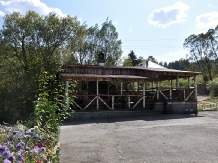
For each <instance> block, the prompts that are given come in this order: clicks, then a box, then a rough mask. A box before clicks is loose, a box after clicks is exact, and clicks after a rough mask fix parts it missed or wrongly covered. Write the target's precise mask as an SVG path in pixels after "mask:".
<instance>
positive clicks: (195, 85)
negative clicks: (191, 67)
mask: <svg viewBox="0 0 218 163" xmlns="http://www.w3.org/2000/svg"><path fill="white" fill-rule="evenodd" d="M194 88H195V96H194V99H195V101H197V81H196V76H195V77H194Z"/></svg>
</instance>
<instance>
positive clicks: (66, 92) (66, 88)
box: [64, 79, 70, 109]
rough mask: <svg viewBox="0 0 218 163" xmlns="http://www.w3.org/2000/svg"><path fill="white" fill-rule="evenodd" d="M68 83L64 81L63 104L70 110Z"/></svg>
mask: <svg viewBox="0 0 218 163" xmlns="http://www.w3.org/2000/svg"><path fill="white" fill-rule="evenodd" d="M68 89H69V81H68V80H67V79H66V80H65V97H64V98H65V103H66V105H67V109H69V108H70V103H69V93H68V92H69V90H68Z"/></svg>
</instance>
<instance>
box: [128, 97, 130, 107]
mask: <svg viewBox="0 0 218 163" xmlns="http://www.w3.org/2000/svg"><path fill="white" fill-rule="evenodd" d="M128 109H130V97H129V96H128Z"/></svg>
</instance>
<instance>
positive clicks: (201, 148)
mask: <svg viewBox="0 0 218 163" xmlns="http://www.w3.org/2000/svg"><path fill="white" fill-rule="evenodd" d="M60 144H61V163H98V162H99V163H120V162H121V163H131V162H132V163H145V162H146V163H150V162H152V163H153V162H154V163H158V162H161V163H163V162H172V163H176V162H192V163H194V162H196V163H199V162H200V163H201V162H202V163H206V162H214V163H215V162H218V112H200V113H199V115H198V116H197V117H195V116H193V115H147V116H138V117H124V118H107V119H95V120H80V121H73V122H72V121H71V122H67V123H65V124H64V125H63V126H62V127H61V136H60Z"/></svg>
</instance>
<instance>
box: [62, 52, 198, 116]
mask: <svg viewBox="0 0 218 163" xmlns="http://www.w3.org/2000/svg"><path fill="white" fill-rule="evenodd" d="M98 60H99V65H96V66H90V65H70V64H67V65H65V66H64V72H62V73H60V75H59V78H60V79H61V80H62V81H65V83H66V95H67V96H68V95H69V96H72V94H68V81H69V80H74V81H75V80H76V81H77V83H78V85H77V88H76V89H77V90H78V91H77V92H76V93H75V94H73V96H75V97H76V98H74V99H73V101H72V102H73V103H74V105H73V110H75V111H76V112H81V111H86V112H89V111H90V112H93V111H96V112H97V111H118V110H122V111H125V110H126V111H130V110H155V111H161V112H163V113H188V114H197V84H196V76H197V75H199V74H200V72H191V71H179V70H173V69H167V68H164V67H161V66H158V65H157V66H155V64H154V63H152V62H150V61H145V62H143V63H142V64H139V65H138V67H119V66H104V54H103V53H102V54H101V55H99V58H98ZM149 65H151V66H149ZM152 65H154V66H152ZM180 78H184V79H186V80H187V83H188V85H187V86H185V87H180V86H179V79H180ZM191 80H193V81H194V85H192V86H191ZM163 81H164V82H165V83H166V82H168V87H163V86H162V84H161V83H162V82H163ZM173 83H175V84H173Z"/></svg>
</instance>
